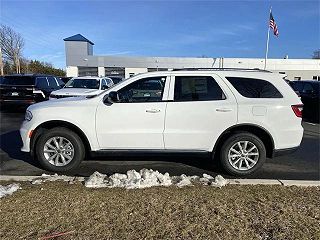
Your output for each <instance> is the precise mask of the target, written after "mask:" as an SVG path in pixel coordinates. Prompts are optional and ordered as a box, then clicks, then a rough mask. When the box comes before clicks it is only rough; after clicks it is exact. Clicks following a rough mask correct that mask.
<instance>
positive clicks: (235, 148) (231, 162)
mask: <svg viewBox="0 0 320 240" xmlns="http://www.w3.org/2000/svg"><path fill="white" fill-rule="evenodd" d="M265 159H266V149H265V146H264V144H263V142H262V141H261V140H260V138H258V137H257V136H256V135H253V134H251V133H247V132H239V133H235V134H234V135H232V136H230V137H229V138H228V139H227V140H226V141H225V142H224V144H223V145H222V148H221V152H220V161H221V165H222V167H223V168H224V169H225V170H226V171H227V172H228V173H229V174H232V175H236V176H244V175H248V174H251V173H253V172H255V171H257V170H258V169H259V168H260V167H261V166H262V165H263V163H264V162H265Z"/></svg>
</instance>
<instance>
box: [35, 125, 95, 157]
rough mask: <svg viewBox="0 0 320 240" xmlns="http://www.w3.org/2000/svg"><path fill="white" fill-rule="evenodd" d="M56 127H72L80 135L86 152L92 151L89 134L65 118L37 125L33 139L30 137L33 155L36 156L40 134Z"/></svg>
mask: <svg viewBox="0 0 320 240" xmlns="http://www.w3.org/2000/svg"><path fill="white" fill-rule="evenodd" d="M55 127H64V128H67V129H70V130H71V131H73V132H75V133H76V134H78V136H79V137H80V139H81V140H82V142H83V145H84V147H85V152H86V154H88V153H89V152H90V151H91V145H90V142H89V140H88V138H87V136H86V135H85V134H84V132H83V131H82V130H81V129H80V128H79V127H78V126H76V125H74V124H73V123H70V122H67V121H63V120H50V121H46V122H43V123H41V124H40V125H39V126H37V127H36V128H35V129H34V130H33V133H32V136H31V139H30V151H31V155H33V156H34V153H35V147H36V143H37V141H38V140H39V137H40V135H41V134H42V133H43V132H44V131H46V130H49V129H52V128H55Z"/></svg>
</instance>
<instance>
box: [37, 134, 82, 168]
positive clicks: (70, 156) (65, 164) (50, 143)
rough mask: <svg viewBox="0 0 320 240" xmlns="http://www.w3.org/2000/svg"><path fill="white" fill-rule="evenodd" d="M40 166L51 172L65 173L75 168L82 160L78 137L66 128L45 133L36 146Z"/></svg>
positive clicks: (80, 143)
mask: <svg viewBox="0 0 320 240" xmlns="http://www.w3.org/2000/svg"><path fill="white" fill-rule="evenodd" d="M36 154H37V159H38V161H39V162H40V164H41V166H42V167H44V168H45V169H46V170H49V171H52V172H66V171H69V170H72V169H74V168H76V167H77V166H78V165H79V164H80V163H81V161H82V160H83V158H84V155H85V150H84V146H83V143H82V141H81V139H80V137H79V136H78V135H77V134H76V133H74V132H72V131H71V130H69V129H67V128H53V129H50V130H48V131H45V132H44V134H42V135H41V136H40V138H39V141H38V142H37V145H36Z"/></svg>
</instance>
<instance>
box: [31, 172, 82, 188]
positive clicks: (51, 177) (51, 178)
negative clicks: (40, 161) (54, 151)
mask: <svg viewBox="0 0 320 240" xmlns="http://www.w3.org/2000/svg"><path fill="white" fill-rule="evenodd" d="M77 179H78V177H68V176H65V175H58V174H57V173H55V174H53V175H49V174H45V173H43V174H42V175H41V176H39V177H35V178H34V179H33V180H32V181H31V184H34V185H40V184H42V183H45V182H54V181H58V180H59V181H65V182H69V183H70V184H73V183H75V182H76V180H77ZM78 180H79V179H78Z"/></svg>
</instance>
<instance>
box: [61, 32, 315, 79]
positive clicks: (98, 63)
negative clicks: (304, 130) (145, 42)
mask: <svg viewBox="0 0 320 240" xmlns="http://www.w3.org/2000/svg"><path fill="white" fill-rule="evenodd" d="M64 41H65V51H66V71H67V76H68V77H78V76H110V75H115V76H121V77H124V78H128V77H130V76H133V75H135V74H138V73H143V72H152V71H163V70H172V69H181V68H259V69H263V68H264V61H265V60H264V59H260V58H222V57H219V58H202V57H201V58H195V57H126V56H95V55H93V45H94V43H93V42H91V41H90V40H88V39H87V38H85V37H84V36H82V35H81V34H77V35H74V36H71V37H68V38H65V39H64ZM267 70H270V71H273V72H279V73H282V74H285V75H287V79H289V80H318V81H320V59H268V61H267Z"/></svg>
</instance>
